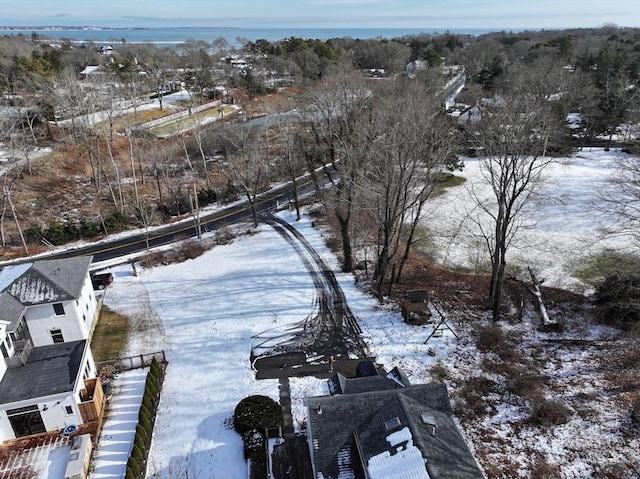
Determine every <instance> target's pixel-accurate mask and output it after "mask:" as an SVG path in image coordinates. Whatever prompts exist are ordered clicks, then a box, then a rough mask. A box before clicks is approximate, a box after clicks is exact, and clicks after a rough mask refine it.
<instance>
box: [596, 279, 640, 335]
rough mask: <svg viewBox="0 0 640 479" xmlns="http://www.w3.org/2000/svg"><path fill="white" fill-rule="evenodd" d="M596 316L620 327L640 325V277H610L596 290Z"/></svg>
mask: <svg viewBox="0 0 640 479" xmlns="http://www.w3.org/2000/svg"><path fill="white" fill-rule="evenodd" d="M596 315H597V317H598V318H599V319H600V320H601V321H603V322H606V323H611V324H617V325H620V326H631V325H633V324H638V323H640V276H634V275H627V274H621V273H616V274H613V275H611V276H608V277H607V278H606V279H605V280H604V281H603V282H602V284H601V285H600V286H599V287H598V288H597V289H596Z"/></svg>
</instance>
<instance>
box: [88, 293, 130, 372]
mask: <svg viewBox="0 0 640 479" xmlns="http://www.w3.org/2000/svg"><path fill="white" fill-rule="evenodd" d="M129 329H130V324H129V318H127V317H126V316H123V315H121V314H118V313H116V312H115V311H112V310H110V309H109V308H108V307H107V306H104V305H103V306H102V309H101V310H100V316H99V317H98V324H97V325H96V329H95V330H94V331H93V337H92V338H91V351H93V358H94V359H95V360H96V362H100V361H107V360H109V359H115V358H118V357H120V356H121V354H122V352H123V351H124V348H125V347H126V345H127V341H128V339H129Z"/></svg>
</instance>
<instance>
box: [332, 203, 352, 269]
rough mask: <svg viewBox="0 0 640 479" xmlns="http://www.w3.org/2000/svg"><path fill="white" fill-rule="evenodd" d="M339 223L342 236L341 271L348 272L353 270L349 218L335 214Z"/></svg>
mask: <svg viewBox="0 0 640 479" xmlns="http://www.w3.org/2000/svg"><path fill="white" fill-rule="evenodd" d="M336 217H337V218H338V222H339V223H340V235H341V237H342V254H343V256H344V258H343V259H342V271H344V272H345V273H350V272H351V271H352V270H353V258H352V255H353V252H352V250H351V237H350V235H349V219H348V217H347V218H346V219H345V218H343V217H342V216H341V215H339V214H338V215H336Z"/></svg>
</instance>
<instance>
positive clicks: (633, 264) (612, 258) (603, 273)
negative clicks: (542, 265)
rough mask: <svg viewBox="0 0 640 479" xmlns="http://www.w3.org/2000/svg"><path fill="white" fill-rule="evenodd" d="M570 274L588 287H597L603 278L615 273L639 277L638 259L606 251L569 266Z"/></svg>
mask: <svg viewBox="0 0 640 479" xmlns="http://www.w3.org/2000/svg"><path fill="white" fill-rule="evenodd" d="M569 267H570V269H571V271H572V274H573V275H574V276H575V277H576V278H578V279H579V280H581V281H582V282H583V283H585V284H588V285H589V286H592V287H596V286H598V285H599V284H600V283H601V282H602V281H603V280H604V278H606V277H608V276H611V275H613V274H615V273H622V274H624V275H631V276H640V257H639V256H638V255H635V254H631V253H623V252H619V251H613V250H609V249H606V250H604V251H602V252H600V253H597V254H594V255H589V256H583V257H581V258H577V259H575V260H573V261H572V262H571V264H570V266H569Z"/></svg>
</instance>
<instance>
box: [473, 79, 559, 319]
mask: <svg viewBox="0 0 640 479" xmlns="http://www.w3.org/2000/svg"><path fill="white" fill-rule="evenodd" d="M527 78H528V77H526V76H522V75H521V76H519V77H517V78H512V82H511V83H510V84H509V85H508V87H509V88H508V89H505V90H504V93H503V94H502V95H500V96H498V97H496V101H495V103H494V104H493V105H492V106H489V107H487V108H486V109H485V111H484V112H483V116H482V120H481V121H480V122H478V123H477V124H476V125H475V126H474V127H471V128H470V129H469V133H470V141H471V143H472V144H473V145H475V146H476V147H477V148H478V150H477V151H478V152H479V153H480V154H481V155H482V156H481V157H480V160H479V161H480V169H481V174H482V177H483V178H484V180H485V181H486V182H487V183H488V184H489V186H490V188H491V192H492V198H491V199H487V198H484V197H481V196H480V195H479V194H477V192H473V193H474V194H473V196H474V201H475V202H476V206H477V207H478V210H479V211H481V212H482V213H484V215H485V216H486V218H488V221H485V220H483V219H478V225H479V226H480V229H481V235H482V237H483V240H484V242H485V245H486V247H487V249H488V252H489V255H490V258H491V280H490V289H489V306H490V308H491V310H492V312H493V317H494V319H496V320H497V319H499V317H500V306H501V302H502V291H503V284H504V280H505V268H506V266H507V258H506V256H507V250H508V249H509V247H510V246H511V244H512V241H513V238H514V236H515V234H516V233H517V231H518V229H519V228H520V227H521V226H522V223H521V222H520V219H521V218H522V214H523V208H524V207H525V205H526V204H527V203H528V202H529V200H530V199H531V198H532V196H533V195H534V194H535V192H536V191H537V190H538V189H539V187H540V185H541V183H542V182H543V180H544V179H545V170H546V168H547V166H549V165H550V164H551V163H552V162H553V159H552V158H549V157H547V156H545V152H546V149H547V145H548V144H549V141H550V138H551V136H552V135H553V134H555V132H557V131H558V130H559V129H560V126H559V122H558V118H557V116H554V114H553V111H552V102H550V101H548V98H547V96H546V95H534V94H531V93H529V91H530V90H531V88H529V87H528V86H529V85H528V86H527V88H523V86H524V85H523V84H524V83H525V82H526V81H528V80H527Z"/></svg>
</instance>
